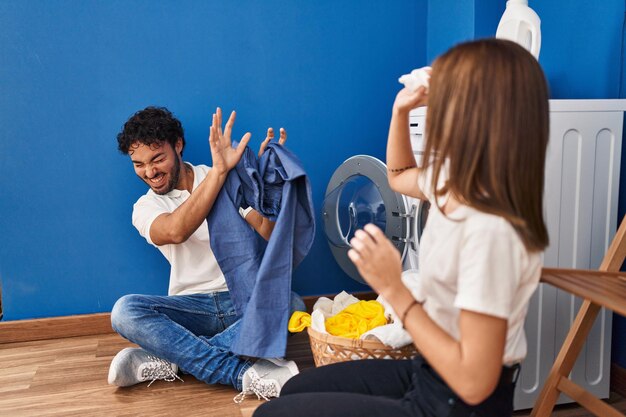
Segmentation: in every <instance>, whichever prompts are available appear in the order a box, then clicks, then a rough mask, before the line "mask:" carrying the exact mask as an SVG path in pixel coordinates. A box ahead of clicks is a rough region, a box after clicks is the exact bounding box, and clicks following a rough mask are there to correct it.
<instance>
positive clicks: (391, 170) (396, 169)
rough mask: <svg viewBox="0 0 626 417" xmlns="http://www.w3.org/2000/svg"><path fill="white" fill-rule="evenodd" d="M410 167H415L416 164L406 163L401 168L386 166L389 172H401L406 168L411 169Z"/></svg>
mask: <svg viewBox="0 0 626 417" xmlns="http://www.w3.org/2000/svg"><path fill="white" fill-rule="evenodd" d="M411 168H417V165H415V164H413V165H407V166H405V167H403V168H387V171H389V172H402V171H406V170H407V169H411Z"/></svg>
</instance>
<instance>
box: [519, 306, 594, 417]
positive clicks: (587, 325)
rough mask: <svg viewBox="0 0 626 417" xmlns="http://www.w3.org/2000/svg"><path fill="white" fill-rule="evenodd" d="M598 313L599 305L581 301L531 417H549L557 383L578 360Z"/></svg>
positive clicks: (557, 394) (557, 395)
mask: <svg viewBox="0 0 626 417" xmlns="http://www.w3.org/2000/svg"><path fill="white" fill-rule="evenodd" d="M599 311H600V306H599V305H597V304H593V303H591V302H590V301H588V300H585V301H583V304H582V305H581V306H580V310H579V311H578V314H577V315H576V318H575V319H574V322H573V323H572V327H571V328H570V330H569V332H568V333H567V337H566V338H565V341H564V342H563V345H562V347H561V350H560V352H559V355H558V356H557V358H556V360H555V361H554V365H552V370H551V371H550V374H549V375H548V378H547V379H546V382H545V385H544V386H543V389H542V390H541V394H539V398H538V399H537V402H536V403H535V407H534V408H533V411H532V413H531V414H530V416H531V417H550V414H551V413H552V409H553V408H554V405H555V404H556V400H557V399H558V397H559V390H558V389H557V387H558V385H559V382H560V381H561V378H567V377H568V376H569V373H570V372H571V371H572V368H573V367H574V363H575V362H576V358H578V354H579V353H580V351H581V349H582V347H583V345H584V344H585V340H586V339H587V336H588V335H589V332H590V331H591V328H592V326H593V323H594V322H595V320H596V317H597V316H598V313H599Z"/></svg>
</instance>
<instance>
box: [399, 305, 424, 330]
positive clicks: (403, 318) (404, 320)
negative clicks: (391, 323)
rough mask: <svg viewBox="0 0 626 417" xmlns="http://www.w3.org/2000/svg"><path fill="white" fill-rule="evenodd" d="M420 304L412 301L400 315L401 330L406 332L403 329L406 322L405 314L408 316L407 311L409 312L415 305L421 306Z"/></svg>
mask: <svg viewBox="0 0 626 417" xmlns="http://www.w3.org/2000/svg"><path fill="white" fill-rule="evenodd" d="M421 304H422V303H420V302H419V301H417V300H415V299H414V300H413V302H412V303H411V304H410V305H409V306H408V307H407V308H406V310H404V314H402V320H401V321H400V323H402V328H403V329H405V330H406V327H404V323H405V322H406V316H407V314H409V311H411V309H412V308H413V307H415V306H416V305H421Z"/></svg>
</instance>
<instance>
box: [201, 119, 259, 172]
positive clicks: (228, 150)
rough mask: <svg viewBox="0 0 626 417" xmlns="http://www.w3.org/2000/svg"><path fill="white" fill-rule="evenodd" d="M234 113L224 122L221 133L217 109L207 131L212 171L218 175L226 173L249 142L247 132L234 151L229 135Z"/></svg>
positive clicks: (233, 121) (220, 120) (239, 157)
mask: <svg viewBox="0 0 626 417" xmlns="http://www.w3.org/2000/svg"><path fill="white" fill-rule="evenodd" d="M235 117H236V113H235V112H234V111H233V112H232V113H231V114H230V117H229V118H228V121H227V122H226V126H225V128H224V131H222V109H220V108H219V107H218V108H217V109H216V110H215V113H213V120H212V124H211V129H210V131H209V145H210V147H211V157H212V158H213V169H217V170H218V172H219V173H224V174H225V173H227V172H228V171H230V170H231V169H232V168H233V167H234V166H235V165H237V162H239V160H240V159H241V155H243V151H244V149H245V148H246V146H247V145H248V142H250V136H251V134H250V132H247V133H246V134H245V135H243V137H242V138H241V141H240V142H239V145H237V148H236V149H234V148H233V147H232V140H231V138H230V135H231V133H232V130H233V125H234V124H235Z"/></svg>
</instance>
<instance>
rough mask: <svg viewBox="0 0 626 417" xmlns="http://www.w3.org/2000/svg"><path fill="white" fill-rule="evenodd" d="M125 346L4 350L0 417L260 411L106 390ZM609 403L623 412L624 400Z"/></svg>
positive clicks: (200, 396) (301, 353) (196, 394)
mask: <svg viewBox="0 0 626 417" xmlns="http://www.w3.org/2000/svg"><path fill="white" fill-rule="evenodd" d="M128 346H132V345H131V344H130V343H128V342H127V341H125V340H124V339H122V338H121V337H119V336H117V335H115V334H107V335H99V336H84V337H72V338H66V339H56V340H44V341H36V342H22V343H10V344H3V345H0V416H2V417H5V416H6V417H19V416H37V417H39V416H44V417H48V416H64V417H65V416H120V417H124V416H128V417H131V416H133V417H134V416H181V417H182V416H185V417H187V416H203V417H248V416H250V415H251V414H252V412H253V411H254V409H255V408H256V407H257V406H258V405H259V404H260V403H259V401H258V400H257V399H256V398H255V397H254V398H253V397H248V399H246V400H245V401H244V402H243V404H242V405H237V404H235V403H233V400H232V398H233V397H234V396H235V395H236V394H237V392H236V391H235V390H234V389H233V388H229V387H225V386H210V385H206V384H204V383H202V382H199V381H197V380H196V379H194V378H193V377H191V376H189V375H186V376H183V379H184V380H185V381H184V382H180V381H176V382H172V383H168V382H164V381H157V382H155V383H154V384H152V386H150V387H147V384H141V385H137V386H134V387H129V388H115V387H112V386H109V385H107V381H106V380H107V373H108V368H109V364H110V362H111V359H112V358H113V356H114V355H115V354H116V353H117V352H118V351H119V350H121V349H122V348H124V347H128ZM287 356H288V358H291V359H294V360H295V361H296V362H297V363H298V364H299V366H300V368H301V369H303V370H304V372H306V368H310V367H312V366H313V362H312V359H311V351H310V349H309V345H308V340H307V338H306V334H304V333H302V334H298V335H296V336H293V337H292V338H291V339H290V341H289V348H288V354H287ZM611 401H612V402H613V403H616V404H618V407H620V409H621V410H622V412H624V411H626V400H625V399H624V398H622V397H619V396H616V397H615V398H611ZM515 415H516V416H527V415H528V412H517V413H516V414H515ZM553 415H554V416H560V417H587V416H590V414H588V413H586V412H585V411H584V410H583V409H581V408H579V407H575V406H561V407H559V409H558V410H557V411H555V413H554V414H553ZM320 417H322V416H320Z"/></svg>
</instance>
